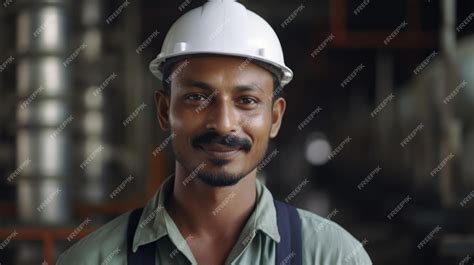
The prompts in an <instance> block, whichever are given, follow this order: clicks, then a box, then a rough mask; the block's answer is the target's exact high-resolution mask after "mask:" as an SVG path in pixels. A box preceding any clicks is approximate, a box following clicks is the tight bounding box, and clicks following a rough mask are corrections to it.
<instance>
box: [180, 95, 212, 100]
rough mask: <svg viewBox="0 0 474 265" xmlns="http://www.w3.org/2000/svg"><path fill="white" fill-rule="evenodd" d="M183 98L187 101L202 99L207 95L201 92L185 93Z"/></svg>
mask: <svg viewBox="0 0 474 265" xmlns="http://www.w3.org/2000/svg"><path fill="white" fill-rule="evenodd" d="M184 98H185V99H186V100H189V101H204V100H206V99H207V96H206V95H203V94H187V95H186V96H185V97H184Z"/></svg>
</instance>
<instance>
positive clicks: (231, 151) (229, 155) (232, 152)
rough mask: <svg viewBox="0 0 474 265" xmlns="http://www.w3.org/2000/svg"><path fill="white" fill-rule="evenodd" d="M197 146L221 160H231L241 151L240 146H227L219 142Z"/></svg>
mask: <svg viewBox="0 0 474 265" xmlns="http://www.w3.org/2000/svg"><path fill="white" fill-rule="evenodd" d="M199 147H200V148H201V150H202V151H204V152H205V153H206V154H208V155H209V156H211V157H213V158H217V159H221V160H231V159H233V158H235V157H236V156H237V155H238V154H239V153H240V151H242V149H241V148H237V147H229V146H225V145H221V144H208V145H200V146H199Z"/></svg>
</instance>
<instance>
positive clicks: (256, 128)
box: [242, 114, 271, 146]
mask: <svg viewBox="0 0 474 265" xmlns="http://www.w3.org/2000/svg"><path fill="white" fill-rule="evenodd" d="M242 129H243V130H244V131H245V132H246V133H247V134H248V135H249V136H250V137H251V138H252V141H253V143H254V145H256V146H258V145H261V144H262V143H266V142H267V141H268V138H269V135H270V130H271V117H268V115H263V114H260V115H257V116H253V117H248V118H247V119H246V121H245V122H244V123H243V128H242Z"/></svg>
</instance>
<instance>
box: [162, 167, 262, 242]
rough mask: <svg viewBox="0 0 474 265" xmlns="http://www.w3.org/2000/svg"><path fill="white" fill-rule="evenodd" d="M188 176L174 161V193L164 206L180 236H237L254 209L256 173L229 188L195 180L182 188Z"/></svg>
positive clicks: (254, 171) (253, 172)
mask: <svg viewBox="0 0 474 265" xmlns="http://www.w3.org/2000/svg"><path fill="white" fill-rule="evenodd" d="M189 174H191V172H188V171H187V170H185V169H184V168H183V167H182V166H181V165H180V164H179V163H178V162H176V170H175V181H174V187H173V193H172V195H171V196H170V197H169V198H168V200H167V201H168V202H167V203H166V208H167V210H168V212H169V213H170V216H171V217H172V218H173V220H174V222H175V223H176V225H177V226H178V228H179V230H180V231H181V233H182V234H184V235H188V234H192V235H197V236H210V237H213V238H216V237H219V238H222V237H238V235H239V234H240V232H241V230H242V228H243V227H244V225H245V223H246V221H247V219H248V218H249V216H250V215H251V213H252V211H253V209H254V207H255V203H256V170H253V171H252V172H250V173H249V174H248V175H247V176H245V177H244V178H242V179H241V180H240V181H239V182H238V183H237V184H235V185H233V186H229V187H212V186H209V185H207V184H205V183H204V182H202V181H201V180H200V179H198V178H197V177H196V178H195V179H194V180H192V181H191V182H187V184H186V185H183V181H184V180H185V179H186V178H187V177H188V176H189Z"/></svg>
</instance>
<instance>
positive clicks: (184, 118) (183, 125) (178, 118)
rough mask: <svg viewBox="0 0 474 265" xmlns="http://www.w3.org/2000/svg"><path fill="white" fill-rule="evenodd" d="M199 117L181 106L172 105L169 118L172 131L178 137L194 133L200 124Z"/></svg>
mask: <svg viewBox="0 0 474 265" xmlns="http://www.w3.org/2000/svg"><path fill="white" fill-rule="evenodd" d="M198 116H199V115H196V113H194V112H192V111H188V110H187V109H186V108H184V107H182V106H180V105H179V104H172V105H171V108H170V117H169V121H170V126H171V130H172V131H173V132H174V133H176V134H177V135H179V134H188V133H189V132H192V131H194V130H195V129H196V128H198V127H199V124H200V120H199V117H198Z"/></svg>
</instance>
